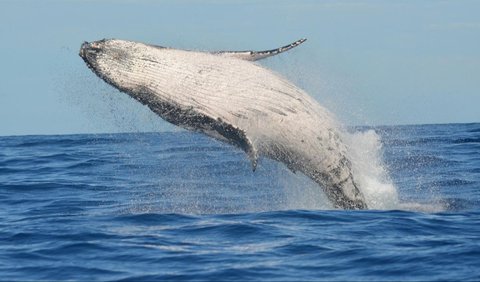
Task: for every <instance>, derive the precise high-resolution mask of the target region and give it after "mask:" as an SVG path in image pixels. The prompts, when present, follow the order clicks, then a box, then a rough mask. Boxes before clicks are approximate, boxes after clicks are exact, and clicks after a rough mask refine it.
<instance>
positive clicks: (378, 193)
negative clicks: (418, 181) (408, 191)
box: [344, 130, 399, 209]
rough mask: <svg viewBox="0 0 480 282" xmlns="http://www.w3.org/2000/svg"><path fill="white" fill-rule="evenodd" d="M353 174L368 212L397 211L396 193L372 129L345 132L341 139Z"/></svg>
mask: <svg viewBox="0 0 480 282" xmlns="http://www.w3.org/2000/svg"><path fill="white" fill-rule="evenodd" d="M344 139H345V140H344V141H345V143H346V144H347V146H348V148H349V151H350V157H351V161H352V165H353V173H354V175H355V179H356V181H357V183H358V184H359V185H360V187H361V188H360V189H361V190H362V192H363V195H364V197H365V201H366V202H367V205H368V207H369V208H370V209H396V208H398V205H399V200H398V193H397V189H396V187H395V185H394V184H393V182H392V180H391V179H390V177H389V175H388V172H387V170H386V169H385V165H384V163H383V158H382V142H381V138H380V136H379V135H378V134H377V133H376V132H375V131H374V130H367V131H364V132H362V131H358V132H354V133H347V134H346V135H345V137H344Z"/></svg>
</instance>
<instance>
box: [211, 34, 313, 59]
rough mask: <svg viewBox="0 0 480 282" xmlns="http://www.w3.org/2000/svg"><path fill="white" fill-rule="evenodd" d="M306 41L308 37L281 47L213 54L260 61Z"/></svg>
mask: <svg viewBox="0 0 480 282" xmlns="http://www.w3.org/2000/svg"><path fill="white" fill-rule="evenodd" d="M305 41H307V39H306V38H301V39H299V40H297V41H295V42H292V43H290V44H288V45H285V46H282V47H280V48H277V49H271V50H264V51H218V52H213V54H215V55H221V56H226V57H232V58H237V59H242V60H246V61H258V60H261V59H265V58H268V57H271V56H275V55H277V54H280V53H283V52H286V51H288V50H290V49H292V48H295V47H297V46H298V45H300V44H302V43H303V42H305Z"/></svg>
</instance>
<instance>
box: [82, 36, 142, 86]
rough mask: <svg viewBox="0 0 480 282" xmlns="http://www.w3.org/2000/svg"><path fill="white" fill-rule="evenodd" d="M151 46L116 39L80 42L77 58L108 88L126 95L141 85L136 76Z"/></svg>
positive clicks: (139, 79)
mask: <svg viewBox="0 0 480 282" xmlns="http://www.w3.org/2000/svg"><path fill="white" fill-rule="evenodd" d="M151 49H152V46H149V45H146V44H142V43H136V42H131V41H125V40H117V39H103V40H99V41H94V42H84V43H83V44H82V46H81V47H80V52H79V55H80V57H81V58H82V59H83V60H84V61H85V63H86V64H87V65H88V67H89V68H90V69H91V70H92V71H93V72H94V73H95V74H97V75H98V76H99V77H100V78H102V79H103V80H104V81H106V82H107V83H109V84H111V85H112V86H114V87H116V88H118V89H120V90H122V91H126V92H131V91H133V90H135V89H138V88H139V87H141V86H142V85H143V84H144V81H143V80H142V79H141V78H140V77H138V76H137V75H135V74H136V69H137V68H138V67H140V65H141V63H143V59H144V58H145V57H146V56H148V55H149V54H150V53H151Z"/></svg>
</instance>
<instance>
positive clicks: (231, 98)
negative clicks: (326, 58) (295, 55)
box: [80, 39, 367, 209]
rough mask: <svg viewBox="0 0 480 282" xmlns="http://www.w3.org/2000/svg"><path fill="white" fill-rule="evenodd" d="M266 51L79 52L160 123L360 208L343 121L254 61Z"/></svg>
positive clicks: (123, 44) (118, 44)
mask: <svg viewBox="0 0 480 282" xmlns="http://www.w3.org/2000/svg"><path fill="white" fill-rule="evenodd" d="M304 41H305V40H304V39H301V40H299V41H297V42H294V43H292V44H290V45H287V46H284V47H281V48H278V49H273V50H268V51H260V52H254V51H219V52H198V51H186V50H178V49H172V48H166V47H161V46H155V45H148V44H143V43H138V42H132V41H124V40H117V39H108V40H106V39H104V40H100V41H95V42H91V43H87V42H85V43H83V44H82V47H81V49H80V56H81V57H82V58H83V60H84V61H85V62H86V64H87V65H88V66H89V68H90V69H91V70H92V71H93V72H94V73H96V74H97V75H98V76H99V77H100V78H102V79H103V80H104V81H106V82H107V83H109V84H111V85H112V86H114V87H116V88H117V89H119V90H120V91H122V92H125V93H126V94H128V95H130V96H131V97H133V98H134V99H136V100H138V101H139V102H141V103H142V104H144V105H146V106H148V107H149V108H150V109H151V110H152V111H153V112H155V113H156V114H158V115H159V116H160V117H162V118H163V119H164V120H166V121H168V122H170V123H172V124H175V125H177V126H180V127H183V128H186V129H188V130H193V131H198V132H202V133H204V134H206V135H208V136H210V137H213V138H215V139H217V140H221V141H224V142H227V143H230V144H232V145H235V146H237V147H239V148H241V149H242V150H243V151H245V152H246V153H247V155H248V157H249V159H250V161H251V163H252V168H253V170H255V168H256V166H257V160H258V158H259V156H264V157H267V158H271V159H274V160H277V161H279V162H282V163H284V164H285V165H286V166H287V167H288V168H289V169H290V170H291V171H293V172H296V171H300V172H302V173H304V174H305V175H306V176H308V177H310V178H311V179H313V180H314V181H315V182H317V183H318V184H319V185H320V186H321V187H322V188H323V191H324V192H325V193H326V195H327V196H328V198H329V199H330V200H331V201H332V203H333V204H334V206H335V207H336V208H344V209H365V208H367V205H366V203H365V200H364V197H363V195H362V193H361V191H360V190H359V188H358V187H357V184H356V182H355V179H354V175H353V172H352V167H351V166H352V165H351V161H350V159H349V157H348V151H347V148H346V146H345V145H344V143H343V142H342V140H341V134H340V132H339V131H340V129H339V128H340V126H339V125H338V124H337V122H336V121H335V120H334V118H333V115H332V114H331V113H329V111H328V110H326V109H325V108H324V107H322V106H321V105H319V103H317V101H316V100H314V99H313V98H311V97H310V96H309V95H307V94H306V93H305V92H304V91H303V90H301V89H300V88H298V87H296V86H295V85H293V84H292V83H290V82H289V81H287V80H286V79H284V78H282V77H281V76H279V75H277V74H275V73H274V72H272V71H270V70H268V69H266V68H264V67H262V66H260V65H258V64H256V63H254V62H252V61H255V60H259V59H263V58H266V57H269V56H272V55H276V54H279V53H282V52H284V51H287V50H289V49H291V48H293V47H295V46H297V45H299V44H301V43H303V42H304Z"/></svg>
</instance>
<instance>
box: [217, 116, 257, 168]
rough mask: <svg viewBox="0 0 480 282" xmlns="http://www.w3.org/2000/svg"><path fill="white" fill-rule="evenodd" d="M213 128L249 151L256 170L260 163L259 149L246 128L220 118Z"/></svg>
mask: <svg viewBox="0 0 480 282" xmlns="http://www.w3.org/2000/svg"><path fill="white" fill-rule="evenodd" d="M212 129H214V130H215V131H216V132H217V133H218V134H220V135H221V136H222V137H223V138H225V141H227V142H228V143H231V144H233V145H235V146H237V147H239V148H240V149H242V150H243V151H244V152H245V153H247V156H248V158H249V159H250V162H251V164H252V170H253V171H255V169H256V168H257V163H258V151H257V149H256V148H255V146H254V145H253V142H252V141H251V140H250V138H248V136H247V133H246V132H245V131H244V130H242V129H240V128H237V127H235V126H233V125H231V124H230V123H226V122H224V121H222V119H220V118H218V119H217V121H216V122H215V123H214V125H213V128H212ZM217 139H218V138H217Z"/></svg>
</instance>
